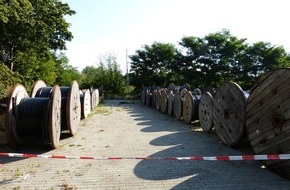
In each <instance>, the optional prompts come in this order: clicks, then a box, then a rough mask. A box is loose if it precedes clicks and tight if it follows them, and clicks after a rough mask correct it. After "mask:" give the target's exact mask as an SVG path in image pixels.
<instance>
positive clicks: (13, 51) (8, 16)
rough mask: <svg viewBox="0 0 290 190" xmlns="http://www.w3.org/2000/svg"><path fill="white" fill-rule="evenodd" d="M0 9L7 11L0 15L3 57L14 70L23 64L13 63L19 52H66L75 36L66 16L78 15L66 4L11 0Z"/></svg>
mask: <svg viewBox="0 0 290 190" xmlns="http://www.w3.org/2000/svg"><path fill="white" fill-rule="evenodd" d="M0 7H2V8H1V9H2V10H3V11H4V12H5V15H4V16H3V15H2V16H1V15H0V18H2V19H1V20H0V36H1V38H0V51H1V54H0V58H1V60H2V61H3V62H4V64H5V65H7V66H8V67H9V68H10V69H11V70H12V71H13V70H14V65H15V64H22V62H14V61H15V60H16V59H17V56H18V54H19V53H22V54H27V53H31V52H32V51H33V52H34V53H35V54H39V53H43V52H45V53H46V52H47V51H50V50H63V49H65V48H66V46H65V42H66V41H69V40H71V39H72V37H73V36H72V33H71V32H70V31H69V30H68V27H69V23H67V22H66V21H65V19H64V16H65V15H73V14H74V13H75V12H74V11H73V10H71V9H70V8H69V6H68V4H67V3H62V2H61V1H59V0H9V1H0ZM27 50H28V52H27ZM21 56H22V55H21ZM38 57H39V56H38ZM18 60H19V58H18ZM39 62H40V61H39ZM18 68H21V66H18Z"/></svg>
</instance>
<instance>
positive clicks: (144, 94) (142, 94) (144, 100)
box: [141, 87, 147, 105]
mask: <svg viewBox="0 0 290 190" xmlns="http://www.w3.org/2000/svg"><path fill="white" fill-rule="evenodd" d="M146 91H147V89H146V88H145V87H143V89H142V92H141V102H142V103H143V104H144V105H145V103H146Z"/></svg>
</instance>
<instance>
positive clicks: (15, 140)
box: [5, 84, 29, 148]
mask: <svg viewBox="0 0 290 190" xmlns="http://www.w3.org/2000/svg"><path fill="white" fill-rule="evenodd" d="M28 97H29V96H28V93H27V91H26V89H25V88H24V86H23V85H21V84H16V85H15V86H13V88H12V89H11V90H10V91H9V94H8V104H7V111H6V118H5V121H6V122H5V132H6V136H7V142H8V144H9V145H10V146H12V147H13V148H17V147H18V146H19V144H21V143H20V138H19V136H18V134H17V131H16V110H17V106H18V105H19V103H20V101H21V99H23V98H28Z"/></svg>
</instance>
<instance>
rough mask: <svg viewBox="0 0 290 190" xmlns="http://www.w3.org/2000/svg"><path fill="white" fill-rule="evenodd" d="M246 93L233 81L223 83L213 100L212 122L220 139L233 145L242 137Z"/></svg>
mask: <svg viewBox="0 0 290 190" xmlns="http://www.w3.org/2000/svg"><path fill="white" fill-rule="evenodd" d="M246 101H247V94H246V92H244V91H243V90H242V88H241V87H240V86H239V85H238V84H236V83H234V82H226V83H224V84H223V85H222V86H221V87H220V88H219V89H218V90H217V92H216V94H215V98H214V102H213V123H214V127H215V130H216V133H217V135H218V137H219V138H220V140H221V141H222V142H223V143H224V144H226V145H228V146H235V145H236V144H238V143H239V142H240V140H241V139H242V138H243V137H244V134H245V133H244V132H245V127H244V126H245V111H246Z"/></svg>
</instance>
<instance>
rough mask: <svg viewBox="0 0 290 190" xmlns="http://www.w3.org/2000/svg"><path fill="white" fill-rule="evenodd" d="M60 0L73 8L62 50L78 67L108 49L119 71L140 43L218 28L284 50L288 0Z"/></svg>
mask: <svg viewBox="0 0 290 190" xmlns="http://www.w3.org/2000/svg"><path fill="white" fill-rule="evenodd" d="M62 1H63V2H66V3H68V4H69V6H70V8H71V9H72V10H74V11H76V14H75V15H73V16H69V17H66V20H67V22H68V23H70V24H71V26H70V28H69V30H70V31H71V32H72V34H73V36H74V38H73V40H72V41H70V42H67V50H66V51H64V53H65V55H66V56H67V57H68V58H69V64H70V65H72V66H73V67H76V68H77V69H78V70H79V71H81V70H82V69H83V68H85V67H86V66H97V63H98V62H99V58H100V57H102V56H105V55H107V54H109V53H111V54H115V56H116V57H117V61H118V64H119V65H120V69H121V70H122V72H123V73H125V72H126V64H127V63H128V65H129V67H130V59H129V58H128V56H129V55H133V54H135V51H136V50H138V49H142V47H143V46H144V45H145V44H146V45H151V44H153V43H154V42H162V43H172V44H175V45H177V44H178V42H179V41H181V39H182V38H183V37H184V36H196V37H201V38H202V37H204V36H206V35H208V34H210V33H215V32H219V31H222V29H227V30H229V31H230V33H231V34H232V35H234V36H236V37H238V38H246V39H247V42H248V43H254V42H258V41H263V42H270V43H271V44H272V45H277V46H283V47H284V48H285V50H286V51H287V52H290V27H289V18H290V11H289V6H288V4H289V3H288V2H287V1H288V0H82V1H80V0H62ZM126 52H127V53H126Z"/></svg>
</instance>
